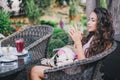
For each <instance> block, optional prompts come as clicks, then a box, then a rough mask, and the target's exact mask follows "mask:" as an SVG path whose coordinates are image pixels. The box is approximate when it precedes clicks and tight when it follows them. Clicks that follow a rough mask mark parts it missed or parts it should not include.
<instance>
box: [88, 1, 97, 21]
mask: <svg viewBox="0 0 120 80" xmlns="http://www.w3.org/2000/svg"><path fill="white" fill-rule="evenodd" d="M95 7H96V0H89V1H86V15H87V19H88V17H89V15H90V13H91V12H92V11H93V10H94V8H95Z"/></svg>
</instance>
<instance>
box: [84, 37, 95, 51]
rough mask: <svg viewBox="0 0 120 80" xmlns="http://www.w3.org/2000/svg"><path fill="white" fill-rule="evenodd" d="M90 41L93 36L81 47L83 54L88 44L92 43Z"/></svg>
mask: <svg viewBox="0 0 120 80" xmlns="http://www.w3.org/2000/svg"><path fill="white" fill-rule="evenodd" d="M92 39H93V36H92V37H91V38H90V40H89V41H88V42H87V43H86V44H85V45H83V51H84V52H85V49H87V48H88V47H89V46H90V42H91V41H92Z"/></svg>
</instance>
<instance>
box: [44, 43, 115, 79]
mask: <svg viewBox="0 0 120 80" xmlns="http://www.w3.org/2000/svg"><path fill="white" fill-rule="evenodd" d="M116 48H117V42H116V41H114V44H113V46H112V47H111V48H110V49H109V50H107V51H104V52H102V53H100V54H98V55H95V56H92V57H90V58H87V59H84V60H80V61H76V62H74V63H71V64H69V65H68V64H67V65H64V66H56V67H52V68H50V69H46V70H44V74H45V76H44V79H43V80H101V79H97V78H96V76H95V75H96V73H95V72H97V71H95V70H96V69H97V67H98V64H99V63H100V62H101V61H102V60H103V59H104V58H106V56H108V55H109V54H111V53H112V52H113V51H114V50H115V49H116Z"/></svg>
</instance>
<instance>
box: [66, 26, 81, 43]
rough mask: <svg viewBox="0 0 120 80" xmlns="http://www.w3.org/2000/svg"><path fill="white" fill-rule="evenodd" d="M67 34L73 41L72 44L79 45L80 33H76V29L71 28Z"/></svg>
mask: <svg viewBox="0 0 120 80" xmlns="http://www.w3.org/2000/svg"><path fill="white" fill-rule="evenodd" d="M68 34H69V35H70V37H71V38H72V40H73V41H74V43H76V44H79V43H81V40H82V32H80V31H78V30H77V28H75V27H72V28H70V29H69V30H68Z"/></svg>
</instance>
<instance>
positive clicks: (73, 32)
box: [68, 27, 85, 60]
mask: <svg viewBox="0 0 120 80" xmlns="http://www.w3.org/2000/svg"><path fill="white" fill-rule="evenodd" d="M68 34H69V35H70V36H71V38H72V39H73V41H74V47H75V48H76V51H77V54H78V60H82V59H85V55H84V51H83V48H82V42H81V40H82V33H81V32H80V31H78V30H77V29H76V28H73V27H72V28H71V29H70V30H69V31H68Z"/></svg>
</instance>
